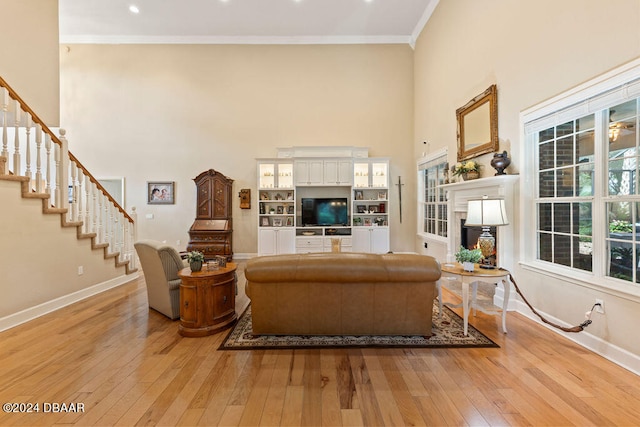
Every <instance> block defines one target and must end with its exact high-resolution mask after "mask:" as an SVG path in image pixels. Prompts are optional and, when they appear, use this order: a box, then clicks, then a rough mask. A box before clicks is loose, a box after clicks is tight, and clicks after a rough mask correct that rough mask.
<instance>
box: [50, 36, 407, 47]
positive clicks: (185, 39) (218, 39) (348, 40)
mask: <svg viewBox="0 0 640 427" xmlns="http://www.w3.org/2000/svg"><path fill="white" fill-rule="evenodd" d="M60 43H61V44H246V45H262V44H263V45H288V44H291V45H301V44H302V45H304V44H325V45H327V44H411V36H299V37H296V36H292V37H288V36H287V37H273V36H96V35H75V36H71V35H66V36H65V35H61V36H60Z"/></svg>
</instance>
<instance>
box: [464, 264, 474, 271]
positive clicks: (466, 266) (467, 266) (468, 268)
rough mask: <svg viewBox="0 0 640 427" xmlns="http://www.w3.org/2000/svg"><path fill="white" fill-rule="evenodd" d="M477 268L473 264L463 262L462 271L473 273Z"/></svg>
mask: <svg viewBox="0 0 640 427" xmlns="http://www.w3.org/2000/svg"><path fill="white" fill-rule="evenodd" d="M474 268H475V265H474V264H473V263H472V262H463V263H462V269H463V270H464V271H473V270H474Z"/></svg>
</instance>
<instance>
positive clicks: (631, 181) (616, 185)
mask: <svg viewBox="0 0 640 427" xmlns="http://www.w3.org/2000/svg"><path fill="white" fill-rule="evenodd" d="M635 175H636V159H635V158H634V157H628V158H624V159H618V160H611V161H609V194H610V195H612V196H619V195H631V194H634V191H635V187H636V184H635Z"/></svg>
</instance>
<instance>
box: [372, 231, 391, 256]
mask: <svg viewBox="0 0 640 427" xmlns="http://www.w3.org/2000/svg"><path fill="white" fill-rule="evenodd" d="M370 234H371V249H370V250H371V252H373V253H374V254H385V253H387V252H389V229H388V228H386V227H380V228H379V227H372V228H371V233H370Z"/></svg>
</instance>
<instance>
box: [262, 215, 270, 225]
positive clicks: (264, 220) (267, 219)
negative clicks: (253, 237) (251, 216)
mask: <svg viewBox="0 0 640 427" xmlns="http://www.w3.org/2000/svg"><path fill="white" fill-rule="evenodd" d="M260 225H262V226H263V227H269V226H270V225H271V223H270V222H269V217H266V216H263V217H262V221H260Z"/></svg>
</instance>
